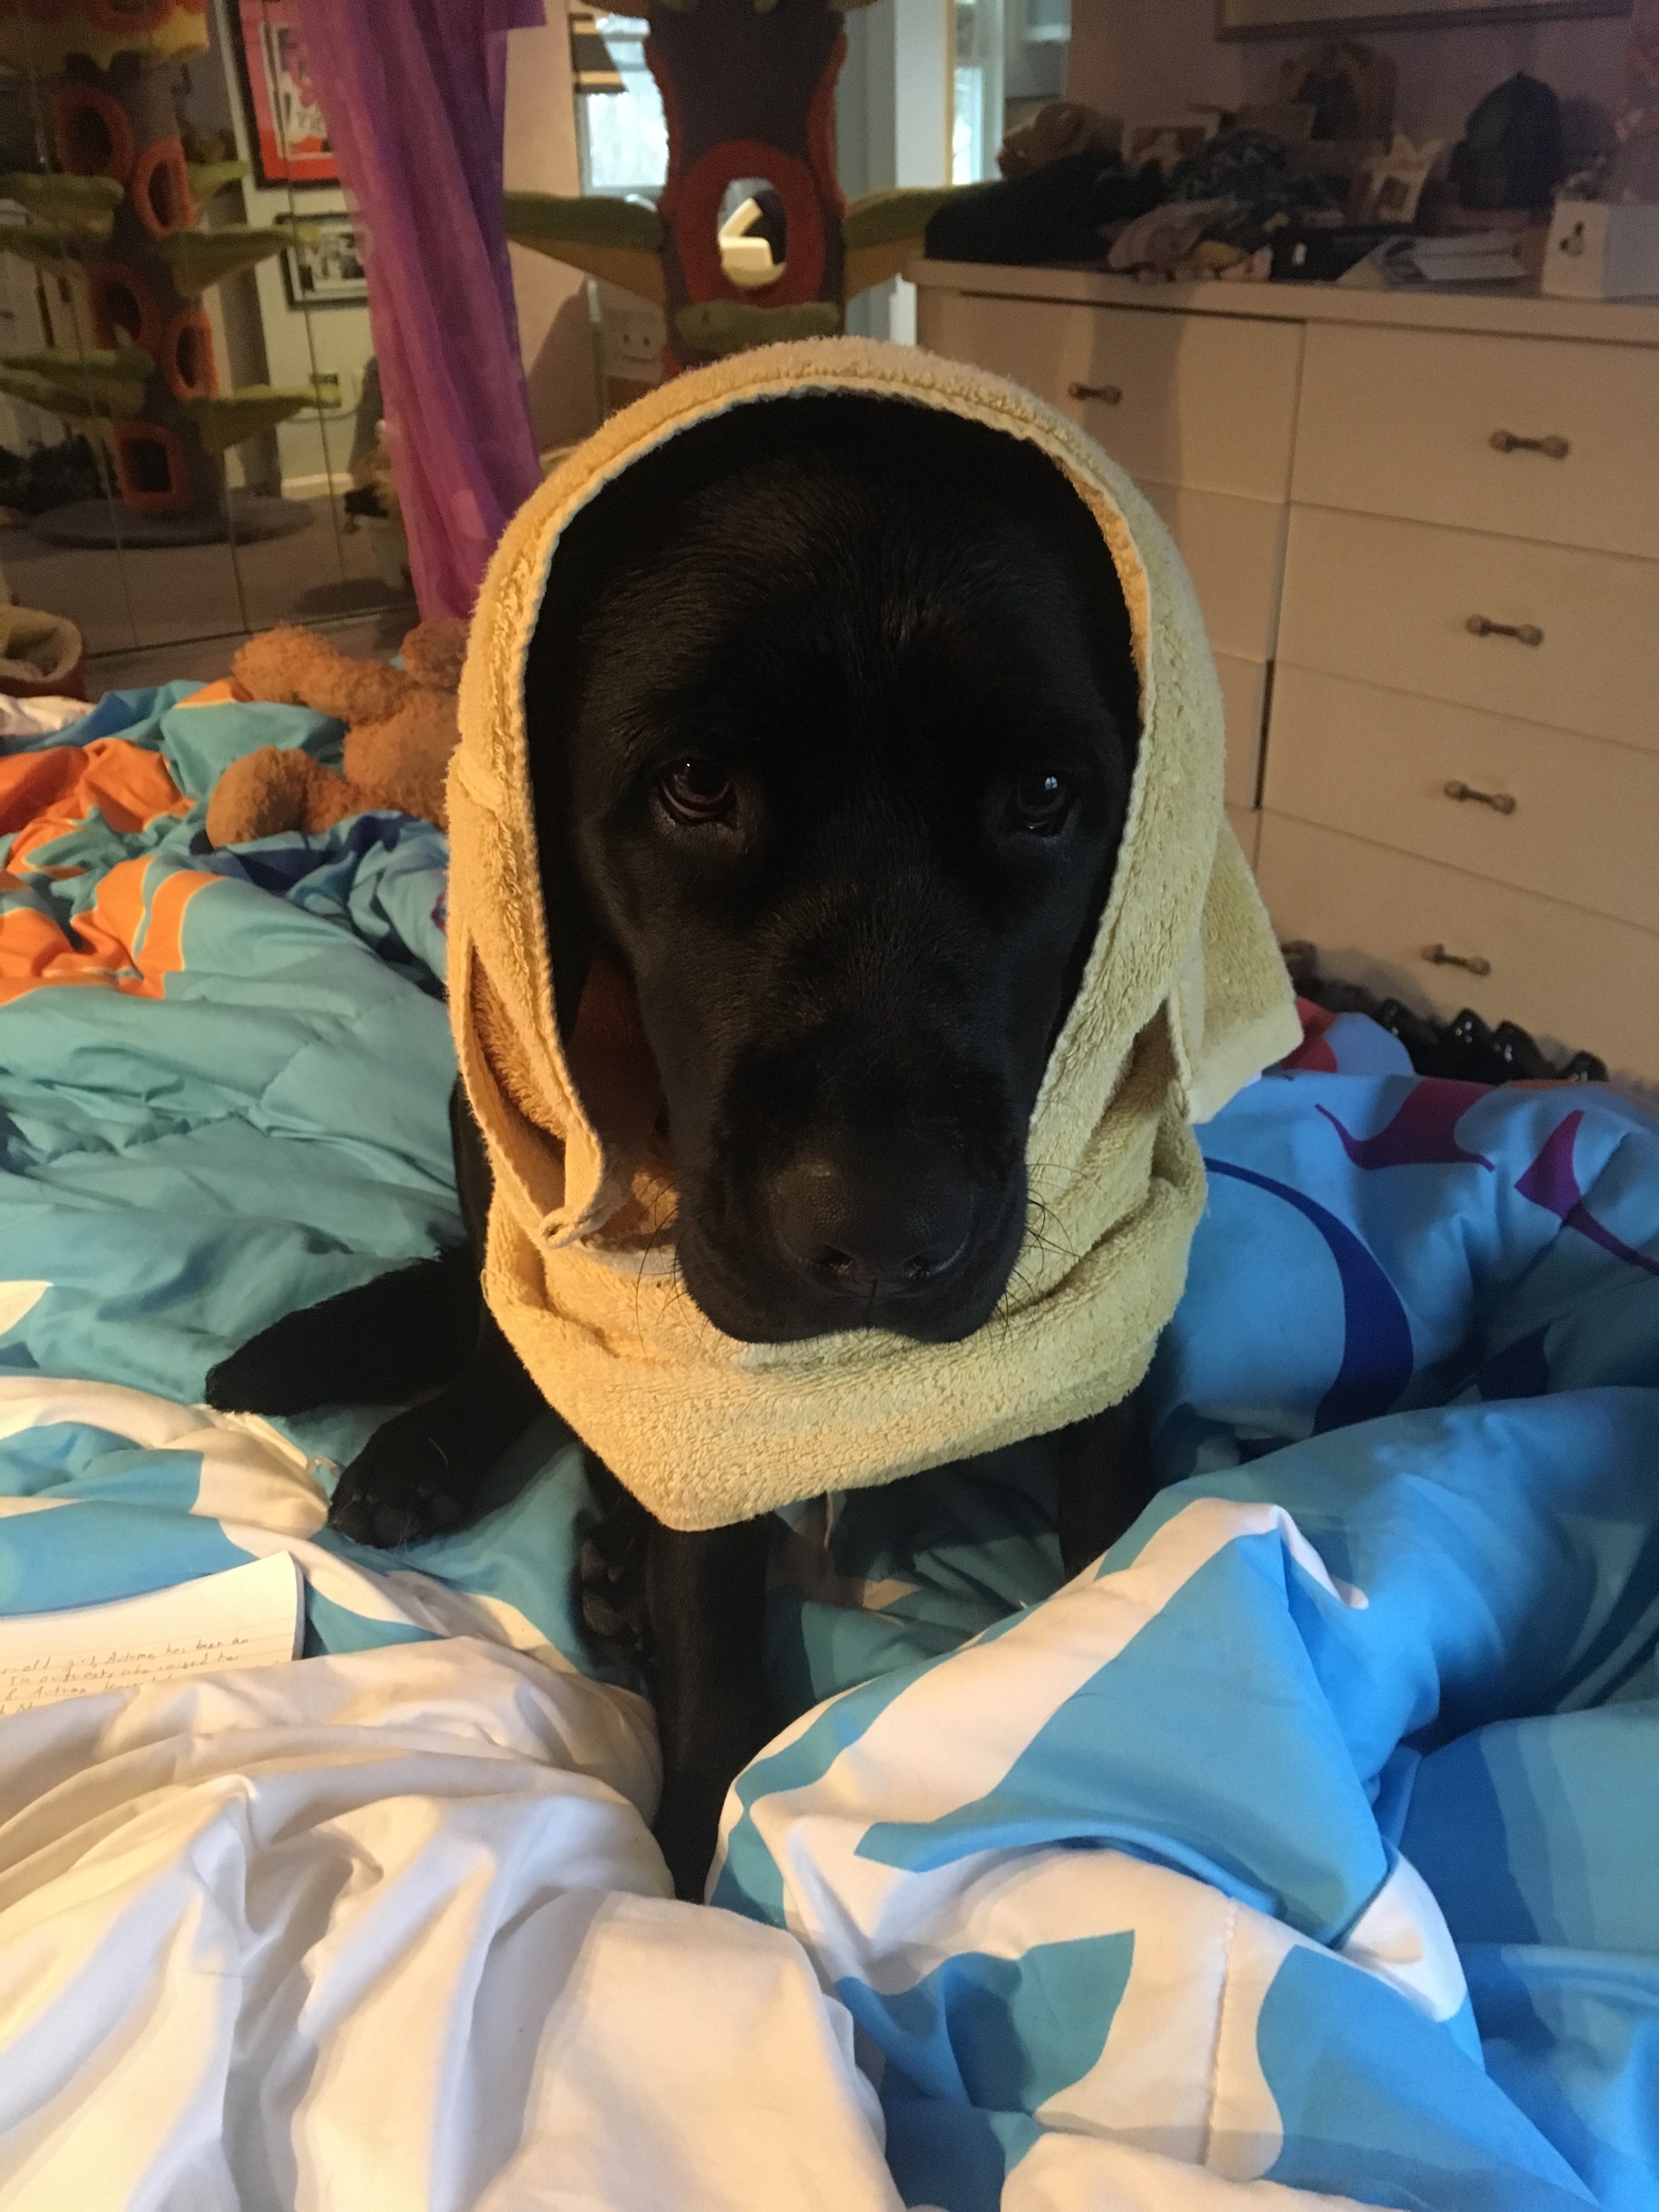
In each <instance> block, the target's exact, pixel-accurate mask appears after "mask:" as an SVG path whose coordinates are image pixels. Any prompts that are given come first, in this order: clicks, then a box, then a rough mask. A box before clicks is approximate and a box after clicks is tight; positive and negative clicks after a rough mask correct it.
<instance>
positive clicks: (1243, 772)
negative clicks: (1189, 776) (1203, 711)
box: [1215, 653, 1267, 806]
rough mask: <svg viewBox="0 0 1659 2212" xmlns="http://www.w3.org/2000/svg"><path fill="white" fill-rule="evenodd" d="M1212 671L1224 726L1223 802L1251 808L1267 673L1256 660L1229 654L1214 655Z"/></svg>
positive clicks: (1254, 789)
mask: <svg viewBox="0 0 1659 2212" xmlns="http://www.w3.org/2000/svg"><path fill="white" fill-rule="evenodd" d="M1215 672H1216V676H1217V678H1218V681H1219V683H1220V685H1221V711H1222V714H1223V715H1224V716H1225V720H1226V727H1227V773H1226V781H1225V798H1226V801H1227V804H1228V805H1229V806H1254V805H1255V792H1256V784H1257V782H1258V781H1259V779H1260V775H1261V714H1262V708H1264V706H1265V705H1266V704H1267V668H1266V666H1265V665H1263V663H1262V662H1261V661H1259V660H1240V659H1236V658H1235V656H1234V655H1233V654H1231V653H1217V654H1216V655H1215Z"/></svg>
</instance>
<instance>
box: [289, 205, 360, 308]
mask: <svg viewBox="0 0 1659 2212" xmlns="http://www.w3.org/2000/svg"><path fill="white" fill-rule="evenodd" d="M306 221H307V223H308V224H309V225H310V227H311V228H313V230H315V231H316V232H317V233H318V239H317V243H316V244H315V245H314V246H289V249H288V251H287V252H285V253H284V254H283V289H284V291H286V293H287V294H288V304H289V307H367V306H368V272H367V271H366V270H364V267H363V258H362V254H361V253H360V252H358V250H357V234H356V231H354V230H353V229H352V228H351V223H350V220H349V217H348V216H334V217H332V218H331V217H330V216H320V217H317V216H307V218H306Z"/></svg>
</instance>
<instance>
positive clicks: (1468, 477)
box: [1294, 324, 1659, 559]
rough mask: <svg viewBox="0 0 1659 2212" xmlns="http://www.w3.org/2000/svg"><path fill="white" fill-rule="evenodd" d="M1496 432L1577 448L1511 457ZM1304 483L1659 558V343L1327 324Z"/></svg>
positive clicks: (1303, 447)
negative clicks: (1655, 345) (1589, 341)
mask: <svg viewBox="0 0 1659 2212" xmlns="http://www.w3.org/2000/svg"><path fill="white" fill-rule="evenodd" d="M1498 433H1507V434H1508V435H1510V436H1511V437H1519V438H1551V439H1565V441H1566V451H1565V453H1564V454H1562V455H1560V456H1559V458H1552V456H1551V455H1550V454H1548V453H1539V452H1534V451H1531V450H1529V449H1528V448H1526V447H1517V448H1516V449H1514V450H1512V451H1510V452H1507V453H1502V452H1499V451H1498V449H1497V448H1496V447H1494V446H1493V444H1492V438H1493V436H1494V435H1495V434H1498ZM1294 483H1295V490H1294V496H1295V497H1296V498H1297V500H1305V501H1310V503H1312V504H1313V505H1315V506H1319V507H1350V508H1357V509H1358V510H1359V511H1361V512H1363V513H1367V514H1397V515H1402V516H1407V517H1410V518H1412V519H1413V520H1418V521H1422V522H1446V523H1454V524H1459V525H1461V526H1463V527H1464V528H1466V529H1472V530H1492V531H1497V532H1500V533H1502V534H1503V535H1504V536H1507V537H1516V538H1539V539H1541V540H1543V541H1544V542H1545V543H1546V544H1552V545H1585V546H1592V547H1596V548H1599V549H1600V550H1602V551H1604V552H1608V553H1636V554H1644V555H1645V556H1648V557H1649V558H1650V559H1659V352H1656V351H1655V350H1654V349H1651V348H1647V347H1638V346H1620V345H1580V344H1575V343H1567V342H1564V341H1562V340H1559V339H1549V338H1532V339H1516V338H1504V337H1473V336H1470V335H1468V334H1465V333H1463V332H1450V331H1448V332H1444V333H1440V332H1436V331H1379V330H1352V329H1344V328H1342V327H1340V326H1339V325H1330V324H1324V325H1314V326H1313V327H1311V328H1310V331H1309V332H1308V337H1307V349H1306V353H1305V356H1304V368H1303V377H1302V403H1301V409H1300V412H1299V415H1298V417H1297V441H1296V470H1295V477H1294Z"/></svg>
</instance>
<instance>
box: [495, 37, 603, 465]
mask: <svg viewBox="0 0 1659 2212" xmlns="http://www.w3.org/2000/svg"><path fill="white" fill-rule="evenodd" d="M503 161H504V169H505V178H506V184H507V190H508V191H524V192H567V193H568V192H576V191H580V189H581V180H580V170H579V164H578V161H577V155H576V110H575V104H574V94H573V92H572V88H571V82H570V34H569V31H568V27H567V26H566V22H565V19H564V15H563V13H562V10H561V9H559V8H558V7H557V6H555V7H554V9H553V21H551V22H550V23H549V24H547V25H546V26H545V27H542V26H539V25H538V26H537V27H534V28H531V29H525V30H519V31H509V32H508V33H507V120H506V129H505V145H504V149H503ZM507 252H508V254H509V255H510V257H511V258H512V263H513V297H514V299H515V300H516V301H517V303H518V309H519V347H520V354H521V356H522V357H523V361H524V368H525V382H526V387H527V388H528V391H529V393H530V416H531V421H532V424H533V426H534V428H535V432H536V443H537V444H538V446H539V447H542V448H543V449H544V450H545V449H546V447H549V446H562V445H565V444H568V443H569V442H570V441H572V440H574V439H576V438H582V437H586V435H587V433H588V432H589V431H590V430H592V429H594V428H597V426H598V423H599V397H598V384H597V379H596V374H595V368H594V356H593V332H592V324H591V321H590V319H589V315H588V307H587V279H586V277H585V276H582V275H580V272H579V271H578V270H574V269H566V268H563V267H562V266H561V264H559V263H558V262H556V261H550V260H549V259H548V258H547V256H546V255H545V254H544V253H529V252H526V251H525V249H524V248H523V247H522V246H509V247H508V248H507Z"/></svg>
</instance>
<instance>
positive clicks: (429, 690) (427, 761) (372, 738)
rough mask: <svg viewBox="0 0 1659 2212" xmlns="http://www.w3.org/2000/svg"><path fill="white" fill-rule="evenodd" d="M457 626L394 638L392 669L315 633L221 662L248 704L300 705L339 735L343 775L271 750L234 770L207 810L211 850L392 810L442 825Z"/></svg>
mask: <svg viewBox="0 0 1659 2212" xmlns="http://www.w3.org/2000/svg"><path fill="white" fill-rule="evenodd" d="M466 630H467V625H466V623H465V622H462V621H447V622H429V623H420V624H419V625H418V626H417V627H416V629H412V630H410V633H409V635H408V636H407V637H406V638H405V639H404V644H403V659H404V666H403V667H402V668H393V667H392V666H391V665H389V664H388V663H387V662H386V661H383V660H353V659H350V658H349V655H348V654H346V653H339V652H337V651H336V649H335V648H334V647H333V646H331V645H330V644H329V643H328V641H327V640H326V639H325V638H321V637H319V636H318V635H317V634H316V632H315V631H314V630H308V629H295V628H292V627H285V628H283V629H270V630H265V631H264V632H263V633H262V634H261V635H259V636H258V637H251V638H250V639H249V640H248V641H247V643H246V645H245V646H243V647H242V648H241V650H240V652H239V653H237V654H236V656H235V658H234V659H233V660H232V662H231V664H230V671H231V675H232V676H233V678H234V679H235V682H236V683H237V684H238V685H239V687H240V689H241V690H242V691H244V692H245V693H246V695H247V696H248V697H249V698H251V699H269V700H271V701H273V702H276V703H277V704H278V705H282V706H289V707H309V708H313V711H315V712H316V713H318V714H332V715H335V716H336V717H337V719H338V720H340V721H342V722H343V723H344V724H345V726H346V741H345V754H344V773H343V774H342V773H340V772H339V771H338V770H337V769H331V768H325V766H324V765H323V763H321V762H320V761H316V760H313V758H312V757H311V756H310V754H309V753H306V752H301V751H299V750H295V749H289V748H284V747H283V746H279V745H262V746H261V747H260V749H259V750H258V752H254V753H248V754H246V756H245V757H243V758H242V759H241V760H239V761H233V762H232V763H231V765H230V766H229V767H228V769H226V770H225V772H224V774H223V775H222V776H221V777H220V779H219V781H218V783H217V784H216V787H215V788H214V793H213V796H212V798H211V799H210V800H209V801H208V811H207V832H208V836H209V837H210V839H211V840H212V842H214V844H216V845H240V844H245V843H246V842H247V841H248V840H249V839H250V838H253V837H270V836H274V835H275V834H276V831H278V830H280V829H309V830H318V829H329V828H330V827H331V825H332V824H333V823H336V822H340V821H343V820H344V818H345V817H346V816H347V815H348V814H362V813H366V812H368V811H369V810H370V809H372V808H374V807H396V808H398V809H400V810H401V811H403V812H404V813H405V814H418V815H421V816H422V817H424V818H425V819H426V820H427V821H428V822H435V823H437V825H438V827H439V828H440V829H444V828H446V827H447V813H446V811H445V804H444V777H445V773H446V771H447V769H448V766H449V756H450V755H451V753H453V751H454V750H455V738H456V730H455V693H456V690H457V687H458V686H459V683H460V680H461V661H462V659H463V656H464V655H465V651H466Z"/></svg>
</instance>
